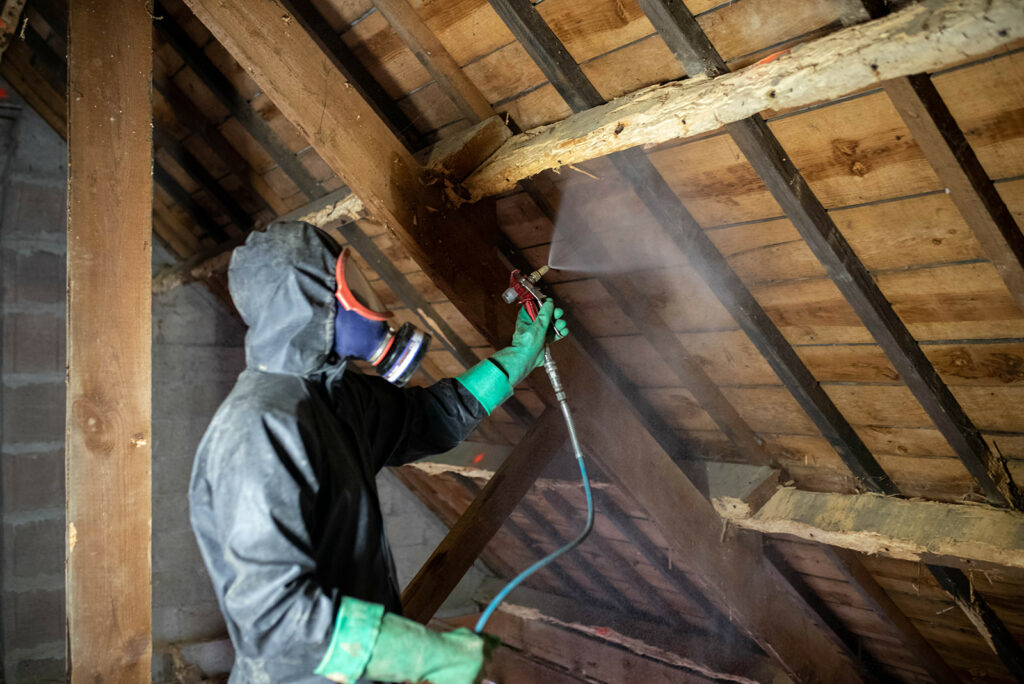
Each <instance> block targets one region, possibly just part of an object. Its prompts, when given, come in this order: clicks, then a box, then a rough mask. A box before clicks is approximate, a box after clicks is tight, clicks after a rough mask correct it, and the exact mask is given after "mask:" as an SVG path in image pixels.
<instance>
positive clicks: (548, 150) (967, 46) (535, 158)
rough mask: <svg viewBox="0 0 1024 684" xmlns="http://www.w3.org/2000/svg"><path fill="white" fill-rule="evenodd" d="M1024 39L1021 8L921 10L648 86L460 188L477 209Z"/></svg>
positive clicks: (1008, 3)
mask: <svg viewBox="0 0 1024 684" xmlns="http://www.w3.org/2000/svg"><path fill="white" fill-rule="evenodd" d="M1021 37H1024V5H1022V4H1021V3H1020V2H1017V1H1016V0H947V1H946V2H943V3H941V4H936V3H934V2H927V3H916V4H913V5H911V6H910V7H907V8H906V9H904V10H901V11H899V12H896V13H894V14H892V15H890V16H888V17H885V18H883V19H876V20H874V21H871V22H868V23H865V24H861V25H858V26H852V27H850V28H846V29H843V30H840V31H837V32H835V33H833V34H831V35H829V36H826V37H824V38H820V39H818V40H814V41H810V42H808V43H804V44H803V45H800V46H798V47H795V48H793V49H792V50H790V51H789V52H787V53H785V54H782V55H780V56H779V57H778V58H776V59H774V60H773V61H771V62H768V63H763V64H754V65H752V66H749V67H747V68H745V69H741V70H739V71H736V72H734V73H731V74H727V75H724V76H720V77H718V78H713V79H712V78H692V79H686V80H684V81H678V82H673V83H667V84H664V85H656V86H651V87H649V88H644V89H642V90H639V91H637V92H635V93H631V94H629V95H625V96H623V97H620V98H617V99H615V100H612V101H610V102H608V103H607V104H605V105H603V106H600V107H594V108H591V109H589V110H587V111H585V112H580V113H577V114H574V115H573V116H570V117H568V118H566V119H564V120H562V121H559V122H557V123H554V124H551V125H548V126H540V127H538V128H534V129H531V130H528V131H526V132H524V133H522V134H520V135H517V136H515V137H514V138H512V139H510V140H509V141H508V142H507V143H505V145H503V146H502V148H501V149H500V150H498V152H496V153H495V154H494V156H492V157H491V158H490V159H488V160H487V162H486V163H485V164H483V165H482V166H481V167H480V168H479V169H477V170H476V171H475V172H474V173H473V174H471V175H470V176H469V177H468V178H467V179H466V181H465V182H464V183H463V185H464V190H465V191H466V192H467V193H468V195H469V196H470V197H471V198H472V199H479V198H482V197H486V196H490V195H496V194H500V193H503V192H507V191H509V190H511V189H513V188H514V187H515V184H516V183H517V182H518V181H520V180H522V179H523V178H529V177H530V176H533V175H536V174H537V173H540V172H541V171H544V170H546V169H557V168H560V167H562V166H568V165H570V164H579V163H581V162H585V161H587V160H588V159H594V158H596V157H602V156H605V155H608V154H611V153H612V152H620V151H622V150H626V149H629V148H631V147H639V146H644V145H660V144H662V143H667V142H670V141H673V140H682V139H684V138H690V137H693V136H695V135H699V134H702V133H709V132H711V131H715V130H718V129H719V128H721V127H722V126H724V125H725V124H727V123H731V122H733V121H740V120H742V119H746V118H748V117H750V116H753V115H754V114H757V113H759V112H761V111H763V110H765V109H788V108H793V107H799V106H803V105H809V104H813V103H816V102H821V101H825V100H833V99H836V98H840V97H844V96H846V95H849V94H851V93H853V92H856V91H857V90H860V89H862V88H867V87H871V86H878V85H881V83H882V82H884V81H886V80H889V79H893V78H897V77H899V76H907V75H911V74H917V73H921V72H925V71H934V70H936V69H941V68H944V67H947V66H949V65H951V64H953V63H956V62H960V61H962V60H964V59H967V58H970V57H974V56H981V55H984V54H986V53H988V52H991V51H992V50H996V49H998V48H1000V47H1003V46H1006V45H1009V44H1010V43H1012V42H1014V41H1015V40H1018V39H1020V38H1021Z"/></svg>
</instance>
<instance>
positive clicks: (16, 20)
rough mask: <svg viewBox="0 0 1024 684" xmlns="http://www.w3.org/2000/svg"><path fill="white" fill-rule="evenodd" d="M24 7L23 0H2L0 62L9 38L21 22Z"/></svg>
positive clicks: (0, 11)
mask: <svg viewBox="0 0 1024 684" xmlns="http://www.w3.org/2000/svg"><path fill="white" fill-rule="evenodd" d="M24 8H25V0H4V3H3V5H2V6H0V63H2V61H3V56H4V53H5V52H6V51H7V47H8V46H9V45H10V44H11V38H12V36H14V34H15V32H17V30H18V28H19V25H20V23H21V11H22V10H23V9H24Z"/></svg>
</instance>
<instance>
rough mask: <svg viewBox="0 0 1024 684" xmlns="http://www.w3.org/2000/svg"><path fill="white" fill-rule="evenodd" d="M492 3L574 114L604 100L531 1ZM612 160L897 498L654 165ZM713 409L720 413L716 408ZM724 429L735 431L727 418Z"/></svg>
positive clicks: (635, 154) (852, 457) (844, 452)
mask: <svg viewBox="0 0 1024 684" xmlns="http://www.w3.org/2000/svg"><path fill="white" fill-rule="evenodd" d="M491 4H492V6H494V7H495V9H496V10H497V11H498V14H499V15H500V16H501V17H502V18H503V19H505V20H506V22H507V24H508V26H509V28H510V29H511V30H512V31H513V34H515V35H516V36H517V38H519V40H520V42H521V43H523V44H524V45H525V46H526V49H527V52H528V53H529V54H530V55H531V56H532V57H533V58H534V60H535V61H536V62H537V65H538V66H539V67H540V68H541V70H542V71H544V72H545V74H546V75H547V76H548V78H549V79H550V80H551V82H552V84H553V85H554V86H555V88H556V89H557V90H558V91H559V94H560V95H561V96H562V97H563V99H565V100H566V102H567V103H568V104H569V106H570V107H572V108H573V110H574V111H585V110H587V109H588V108H593V107H597V106H599V105H600V103H601V102H603V101H604V100H603V98H601V96H600V94H599V93H598V92H597V89H596V88H594V86H593V85H592V84H591V83H590V81H589V79H587V77H586V75H585V74H584V73H583V71H582V69H580V67H579V66H578V65H577V64H576V62H574V61H573V60H572V58H571V57H570V56H569V53H568V51H567V50H565V48H564V46H562V44H561V41H559V39H558V37H557V36H555V34H554V32H552V31H551V29H550V28H549V27H548V25H547V24H546V23H545V22H544V19H543V18H542V17H541V16H540V14H539V13H538V12H537V10H536V9H535V8H534V7H533V5H532V4H531V3H530V2H529V1H528V0H491ZM612 160H613V163H614V164H615V166H616V168H617V169H618V170H619V172H620V174H622V176H623V177H624V178H625V180H626V181H627V182H628V183H629V185H630V187H631V188H632V189H633V191H634V192H635V193H636V194H637V196H638V197H640V199H641V200H642V201H643V203H644V205H645V206H646V207H647V208H648V210H649V211H650V212H651V214H652V215H653V216H654V217H655V219H656V220H657V221H658V223H659V224H661V226H662V228H663V230H664V231H665V234H666V235H667V236H668V237H669V238H670V239H672V240H673V241H674V242H675V243H676V244H677V245H678V246H679V248H680V251H682V252H683V253H684V254H687V255H688V256H690V257H691V258H690V263H691V265H692V266H693V268H694V269H695V270H696V271H697V272H698V273H699V274H700V275H701V277H702V278H703V279H704V280H705V282H707V283H708V285H709V286H710V287H711V290H712V292H714V294H715V296H716V297H718V299H719V300H720V301H721V302H722V303H723V304H724V305H725V306H726V308H727V309H728V310H729V311H730V312H731V313H732V315H733V317H734V318H735V319H736V321H737V323H738V324H739V325H740V327H741V328H743V330H744V331H745V332H746V333H747V335H748V337H750V339H751V341H752V342H753V343H754V345H755V346H756V347H757V348H758V349H759V350H760V351H761V353H762V355H763V356H764V357H765V359H766V360H767V361H768V363H769V364H771V366H772V368H773V369H774V370H775V372H776V373H777V374H778V375H779V377H780V379H781V380H782V382H783V384H784V385H785V386H786V387H787V388H788V389H789V390H790V392H791V393H792V394H793V396H794V398H795V399H796V400H797V402H798V403H799V404H800V406H801V407H802V408H803V409H804V410H805V411H806V412H807V414H808V415H809V416H810V417H811V419H812V420H814V422H815V425H817V426H818V429H820V430H821V431H822V434H824V435H825V437H826V438H827V439H828V440H829V442H830V443H831V444H832V446H833V448H835V449H836V452H837V453H838V454H839V455H840V457H841V458H842V459H843V462H844V463H846V464H847V466H848V467H849V468H850V470H851V472H853V474H854V476H855V477H857V479H858V480H860V481H862V482H864V483H865V486H866V487H868V488H870V489H873V490H878V489H881V490H882V491H888V492H890V493H893V492H894V491H895V487H894V486H893V484H892V482H891V481H890V480H889V478H888V476H887V475H886V474H885V472H884V471H883V470H882V468H881V466H879V465H878V462H877V461H876V460H875V458H874V456H872V455H871V453H870V451H869V450H868V448H867V447H866V446H865V445H864V443H863V441H862V440H861V438H860V436H859V435H858V434H857V433H856V431H855V430H854V429H853V427H852V426H851V425H850V424H849V423H848V422H847V421H846V419H845V418H844V417H843V416H842V414H841V413H840V412H839V409H838V408H836V406H835V404H834V403H833V402H832V400H831V398H829V396H828V395H827V394H826V393H825V391H824V390H823V389H822V388H821V386H820V385H819V384H818V382H817V380H816V379H815V378H814V376H813V375H812V374H811V372H810V370H808V368H807V366H806V365H805V364H804V362H803V361H802V360H801V359H800V357H799V356H798V355H797V353H796V351H795V350H794V349H793V347H792V345H791V344H790V343H789V342H788V341H787V340H786V338H785V337H784V336H783V335H782V333H781V332H780V331H779V329H778V328H777V327H776V326H775V324H774V323H773V322H772V320H771V319H770V318H769V317H768V314H767V313H765V311H764V309H762V308H761V305H760V304H759V303H758V301H757V300H756V299H755V298H754V295H753V294H752V293H751V292H750V290H749V289H747V287H746V285H744V284H743V282H742V281H741V280H740V278H739V276H737V275H736V273H735V271H733V270H732V267H731V266H730V265H729V263H728V262H727V261H726V260H725V258H724V257H723V256H722V254H721V253H720V252H719V251H718V249H717V248H716V247H715V246H714V244H713V243H712V241H711V239H710V238H709V237H708V236H707V234H706V233H705V232H704V230H703V229H702V228H701V227H700V225H699V224H698V223H697V222H696V220H694V218H693V217H692V216H691V215H690V213H689V212H688V211H687V210H686V208H685V207H684V206H683V204H682V202H681V201H680V200H679V198H678V196H677V195H676V194H675V193H674V192H673V191H672V189H671V188H670V187H669V186H668V184H667V183H666V182H665V180H664V178H662V176H661V174H660V173H658V170H657V169H656V168H655V167H654V165H653V164H652V163H651V162H650V161H649V160H648V159H647V158H646V157H645V156H644V155H643V154H642V153H641V152H639V151H638V150H627V151H625V152H620V153H616V154H615V155H613V156H612ZM631 308H635V305H633V307H631ZM686 356H687V355H686V354H685V352H683V353H681V354H678V353H677V354H673V355H672V356H670V357H669V361H670V363H676V362H678V361H681V360H683V359H684V358H685V357H686ZM694 377H699V376H694ZM707 382H708V384H709V385H713V383H711V382H710V380H708V381H707ZM708 396H712V395H711V394H709V395H708ZM711 406H712V408H714V404H712V405H711ZM720 415H723V416H724V415H725V412H724V411H721V412H720ZM723 424H726V425H728V423H726V422H725V421H724V420H723ZM729 431H730V432H732V433H733V434H734V435H740V436H742V433H741V432H740V431H739V430H738V429H733V428H732V427H730V430H729ZM740 443H741V444H744V443H745V442H740ZM748 451H754V450H753V449H748ZM755 453H756V452H755Z"/></svg>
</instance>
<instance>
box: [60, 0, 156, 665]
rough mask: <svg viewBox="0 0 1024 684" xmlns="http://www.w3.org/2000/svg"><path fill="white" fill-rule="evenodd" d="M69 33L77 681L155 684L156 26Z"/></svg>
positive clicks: (117, 5)
mask: <svg viewBox="0 0 1024 684" xmlns="http://www.w3.org/2000/svg"><path fill="white" fill-rule="evenodd" d="M70 30H71V38H72V39H71V40H70V41H69V46H70V51H69V55H68V56H69V67H70V69H69V76H70V92H74V93H80V95H79V96H78V97H75V98H72V100H71V102H70V103H69V105H70V107H69V117H68V155H69V164H68V167H69V182H68V229H67V232H68V236H67V237H68V239H67V245H68V256H67V260H68V314H67V326H68V350H67V358H68V387H67V440H66V451H67V455H66V464H65V469H66V473H67V539H66V542H67V545H66V550H65V552H66V557H67V565H66V576H67V580H66V588H67V590H66V602H67V633H68V672H69V673H70V680H71V681H72V682H98V681H110V682H127V681H148V680H149V679H150V676H151V672H150V658H151V653H152V619H151V596H150V572H151V568H150V566H151V563H150V546H151V540H150V532H151V527H152V522H151V513H150V498H151V492H150V488H151V487H150V469H151V456H152V453H151V446H150V445H151V442H152V437H151V425H150V422H151V416H150V411H151V397H150V379H151V378H150V371H151V361H150V345H151V343H152V337H151V331H150V309H151V305H152V301H151V297H150V294H149V281H150V268H151V267H150V259H151V257H150V247H151V244H152V242H151V227H150V215H151V212H152V197H153V195H152V188H153V182H152V178H151V176H150V168H151V164H152V138H151V132H150V121H151V111H152V100H151V97H150V81H151V75H152V64H153V62H152V55H153V45H152V27H151V20H150V15H149V12H148V11H146V7H145V5H143V4H141V3H138V2H135V1H134V0H105V1H104V2H88V3H72V4H71V15H70ZM112 79H113V80H115V81H116V82H117V83H118V84H119V86H118V87H117V88H110V87H109V84H110V82H111V80H112ZM97 178H101V179H111V178H116V179H118V182H99V183H98V182H96V179H97Z"/></svg>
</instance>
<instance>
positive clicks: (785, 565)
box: [764, 542, 887, 682]
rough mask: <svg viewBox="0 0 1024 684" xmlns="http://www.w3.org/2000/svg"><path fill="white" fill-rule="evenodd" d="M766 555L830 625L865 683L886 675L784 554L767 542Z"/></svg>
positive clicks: (777, 571)
mask: <svg viewBox="0 0 1024 684" xmlns="http://www.w3.org/2000/svg"><path fill="white" fill-rule="evenodd" d="M764 553H765V556H766V557H767V558H768V561H769V563H770V564H771V569H772V571H773V572H775V573H777V574H778V575H779V576H781V577H785V578H786V584H787V586H788V587H789V588H790V591H792V592H793V594H794V595H795V596H796V597H797V598H798V600H800V601H801V602H802V603H804V604H805V605H806V606H807V607H808V609H809V610H811V611H813V612H814V614H815V615H816V616H817V617H818V619H820V620H821V621H822V622H824V623H825V624H826V625H827V626H828V629H829V631H830V634H831V635H832V637H833V638H834V639H836V640H838V642H839V643H840V644H842V646H843V648H845V649H846V650H847V652H848V653H850V656H851V658H852V659H853V660H854V662H856V663H857V668H858V669H859V670H860V674H861V676H862V677H863V678H864V680H865V681H868V682H871V681H876V680H877V679H876V676H877V675H879V674H882V673H884V672H885V671H886V669H887V668H886V667H885V665H883V664H882V663H880V662H878V661H877V660H875V658H874V656H873V655H872V654H871V653H866V652H864V650H863V649H862V648H861V647H860V636H859V635H858V634H856V633H855V632H853V631H852V630H850V629H849V628H848V627H847V626H846V624H845V623H844V621H843V620H842V619H840V616H839V615H837V614H836V612H835V611H833V610H832V608H831V607H830V605H829V604H828V603H827V602H826V601H824V600H823V599H822V598H821V597H820V596H819V595H818V593H817V592H816V591H815V590H814V589H813V588H812V587H811V586H810V585H809V584H808V583H807V580H806V579H805V578H804V576H803V575H802V574H801V573H800V572H799V571H797V570H796V569H795V568H794V567H793V566H792V565H790V563H789V560H788V559H787V558H786V556H785V554H783V553H782V552H781V551H779V550H778V549H777V548H775V547H774V546H772V544H771V542H767V543H765V545H764Z"/></svg>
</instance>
